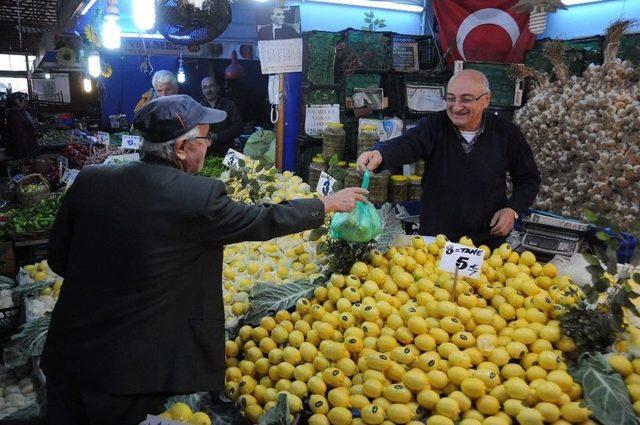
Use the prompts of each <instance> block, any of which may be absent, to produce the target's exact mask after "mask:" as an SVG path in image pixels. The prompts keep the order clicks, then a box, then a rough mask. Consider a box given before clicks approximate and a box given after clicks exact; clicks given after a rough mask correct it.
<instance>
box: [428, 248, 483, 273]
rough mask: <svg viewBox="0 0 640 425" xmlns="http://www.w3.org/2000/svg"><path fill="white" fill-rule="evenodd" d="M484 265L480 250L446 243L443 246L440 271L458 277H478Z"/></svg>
mask: <svg viewBox="0 0 640 425" xmlns="http://www.w3.org/2000/svg"><path fill="white" fill-rule="evenodd" d="M482 263H484V251H483V250H481V249H480V248H474V247H472V246H466V245H461V244H458V243H452V242H447V244H446V245H445V246H444V252H443V253H442V259H441V260H440V266H439V268H440V270H444V271H446V272H449V273H455V272H456V269H457V270H458V275H459V276H468V277H479V276H480V273H481V270H482Z"/></svg>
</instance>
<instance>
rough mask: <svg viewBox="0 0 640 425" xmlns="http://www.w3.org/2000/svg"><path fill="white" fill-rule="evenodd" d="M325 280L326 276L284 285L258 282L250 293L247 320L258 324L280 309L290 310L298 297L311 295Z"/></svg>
mask: <svg viewBox="0 0 640 425" xmlns="http://www.w3.org/2000/svg"><path fill="white" fill-rule="evenodd" d="M325 282H326V278H324V277H321V278H318V279H315V280H298V281H296V282H293V283H287V284H284V285H273V284H271V283H258V284H257V285H256V286H254V287H253V289H252V290H251V294H250V295H249V302H250V304H251V308H250V309H249V312H248V313H247V316H246V317H245V321H247V322H249V323H251V324H253V325H258V324H259V323H260V319H262V318H263V317H264V316H267V315H269V314H272V313H275V312H276V311H278V310H288V309H289V308H291V307H293V306H294V305H295V304H296V301H298V299H300V298H303V297H305V298H306V297H310V296H311V295H312V294H313V290H314V289H315V288H316V286H318V285H320V284H324V283H325Z"/></svg>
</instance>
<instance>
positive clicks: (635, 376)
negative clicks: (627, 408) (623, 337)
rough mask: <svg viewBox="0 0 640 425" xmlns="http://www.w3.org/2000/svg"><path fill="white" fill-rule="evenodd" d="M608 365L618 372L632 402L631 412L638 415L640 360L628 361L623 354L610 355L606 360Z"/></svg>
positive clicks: (639, 404) (639, 403)
mask: <svg viewBox="0 0 640 425" xmlns="http://www.w3.org/2000/svg"><path fill="white" fill-rule="evenodd" d="M608 361H609V365H610V366H611V368H613V370H615V371H616V372H618V373H619V374H620V376H621V377H622V379H623V380H624V383H625V385H626V386H627V391H628V392H629V397H630V398H631V401H632V402H633V410H634V411H635V412H636V415H640V358H635V359H633V361H630V360H629V359H628V358H627V356H626V355H625V354H612V355H610V356H609V358H608Z"/></svg>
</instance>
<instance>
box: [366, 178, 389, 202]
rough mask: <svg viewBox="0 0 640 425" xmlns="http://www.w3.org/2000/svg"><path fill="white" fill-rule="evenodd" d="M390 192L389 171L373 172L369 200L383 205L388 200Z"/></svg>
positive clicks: (370, 180) (370, 179)
mask: <svg viewBox="0 0 640 425" xmlns="http://www.w3.org/2000/svg"><path fill="white" fill-rule="evenodd" d="M388 193H389V172H388V171H383V172H381V173H376V174H371V177H370V178H369V201H370V202H371V203H373V204H377V205H381V204H384V203H385V202H387V200H388V199H389V198H388Z"/></svg>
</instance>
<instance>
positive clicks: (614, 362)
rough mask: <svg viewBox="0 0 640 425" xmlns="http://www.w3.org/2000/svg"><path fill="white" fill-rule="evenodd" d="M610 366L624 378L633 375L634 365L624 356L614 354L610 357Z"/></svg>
mask: <svg viewBox="0 0 640 425" xmlns="http://www.w3.org/2000/svg"><path fill="white" fill-rule="evenodd" d="M608 361H609V365H610V366H611V367H612V368H613V370H615V371H616V372H618V373H619V374H620V375H622V376H628V375H630V374H631V373H633V365H632V364H631V362H630V361H629V359H628V358H627V357H626V356H624V355H622V354H612V355H610V356H609V359H608Z"/></svg>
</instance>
